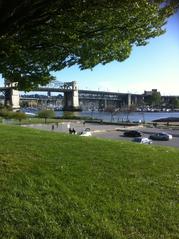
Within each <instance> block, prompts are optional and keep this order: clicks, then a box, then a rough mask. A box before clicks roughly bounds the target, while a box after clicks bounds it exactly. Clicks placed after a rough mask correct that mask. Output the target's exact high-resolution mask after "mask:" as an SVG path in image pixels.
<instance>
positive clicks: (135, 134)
mask: <svg viewBox="0 0 179 239" xmlns="http://www.w3.org/2000/svg"><path fill="white" fill-rule="evenodd" d="M123 135H124V136H125V137H141V136H142V134H141V132H139V131H137V130H128V131H125V132H124V134H123Z"/></svg>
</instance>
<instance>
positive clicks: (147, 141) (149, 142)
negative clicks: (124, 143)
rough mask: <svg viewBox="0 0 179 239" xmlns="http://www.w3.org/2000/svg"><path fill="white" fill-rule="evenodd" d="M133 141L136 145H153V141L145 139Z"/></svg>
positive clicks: (138, 138)
mask: <svg viewBox="0 0 179 239" xmlns="http://www.w3.org/2000/svg"><path fill="white" fill-rule="evenodd" d="M133 141H134V142H136V143H139V144H152V140H151V139H148V138H143V137H137V138H134V140H133Z"/></svg>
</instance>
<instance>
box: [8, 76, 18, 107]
mask: <svg viewBox="0 0 179 239" xmlns="http://www.w3.org/2000/svg"><path fill="white" fill-rule="evenodd" d="M15 85H16V83H11V82H10V81H8V80H6V81H5V87H7V89H6V90H5V99H4V105H5V106H10V107H11V108H12V110H18V109H19V108H20V104H19V103H20V97H19V91H18V90H14V89H13V87H15Z"/></svg>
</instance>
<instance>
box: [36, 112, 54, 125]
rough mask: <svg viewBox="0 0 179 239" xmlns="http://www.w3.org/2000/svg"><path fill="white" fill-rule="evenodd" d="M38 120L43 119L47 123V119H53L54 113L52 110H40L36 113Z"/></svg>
mask: <svg viewBox="0 0 179 239" xmlns="http://www.w3.org/2000/svg"><path fill="white" fill-rule="evenodd" d="M38 117H39V118H44V119H45V123H47V119H51V118H54V117H55V112H54V111H53V110H41V111H40V112H39V113H38Z"/></svg>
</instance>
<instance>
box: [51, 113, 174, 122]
mask: <svg viewBox="0 0 179 239" xmlns="http://www.w3.org/2000/svg"><path fill="white" fill-rule="evenodd" d="M71 114H72V115H74V116H87V117H92V118H95V119H101V120H103V121H107V122H118V121H126V120H129V121H131V122H132V121H139V120H141V121H145V122H151V121H152V120H155V119H160V118H167V117H179V112H132V113H130V114H127V113H117V114H115V115H114V116H111V113H109V112H99V111H93V112H91V111H82V112H72V113H71ZM56 115H57V116H59V117H61V116H63V115H64V112H63V111H56Z"/></svg>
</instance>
